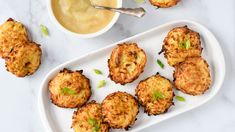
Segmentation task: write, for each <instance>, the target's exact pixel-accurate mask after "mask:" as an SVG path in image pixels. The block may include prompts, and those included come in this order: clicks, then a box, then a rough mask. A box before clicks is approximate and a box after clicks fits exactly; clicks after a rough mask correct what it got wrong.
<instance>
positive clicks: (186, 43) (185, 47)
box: [180, 39, 191, 50]
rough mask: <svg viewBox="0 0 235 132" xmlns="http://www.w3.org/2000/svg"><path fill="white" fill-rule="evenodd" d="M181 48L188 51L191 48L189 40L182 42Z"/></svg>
mask: <svg viewBox="0 0 235 132" xmlns="http://www.w3.org/2000/svg"><path fill="white" fill-rule="evenodd" d="M180 47H181V48H183V49H186V50H188V49H189V48H190V47H191V43H190V40H189V39H187V40H184V41H182V42H180Z"/></svg>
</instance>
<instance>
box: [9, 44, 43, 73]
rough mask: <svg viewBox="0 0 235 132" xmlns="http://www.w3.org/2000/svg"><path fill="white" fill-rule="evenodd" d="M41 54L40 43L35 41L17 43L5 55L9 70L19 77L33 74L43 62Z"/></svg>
mask: <svg viewBox="0 0 235 132" xmlns="http://www.w3.org/2000/svg"><path fill="white" fill-rule="evenodd" d="M41 54H42V52H41V49H40V47H39V45H38V44H36V43H34V42H31V43H27V44H22V45H16V46H14V48H13V49H12V51H11V52H10V53H9V55H8V56H7V57H5V61H6V67H7V71H9V72H11V73H13V74H14V75H16V76H17V77H25V76H28V75H32V74H33V73H34V72H35V71H36V70H37V69H38V67H39V65H40V63H41Z"/></svg>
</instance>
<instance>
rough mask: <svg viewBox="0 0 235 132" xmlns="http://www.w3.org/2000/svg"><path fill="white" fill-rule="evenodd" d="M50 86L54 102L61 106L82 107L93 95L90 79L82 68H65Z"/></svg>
mask: <svg viewBox="0 0 235 132" xmlns="http://www.w3.org/2000/svg"><path fill="white" fill-rule="evenodd" d="M48 87H49V91H50V96H51V100H52V103H54V104H55V105H57V106H59V107H64V108H76V107H81V106H82V105H84V104H85V103H86V102H87V101H88V100H89V98H90V96H91V87H90V81H89V79H88V78H86V77H85V76H84V75H83V74H82V70H80V71H71V70H68V69H64V70H62V71H60V72H59V73H58V74H57V75H56V76H55V77H54V78H53V79H52V80H51V81H50V82H49V86H48Z"/></svg>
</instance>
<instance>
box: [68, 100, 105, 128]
mask: <svg viewBox="0 0 235 132" xmlns="http://www.w3.org/2000/svg"><path fill="white" fill-rule="evenodd" d="M72 128H73V129H74V131H75V132H108V131H109V126H108V124H107V123H104V122H103V119H102V115H101V105H100V104H98V103H96V102H95V101H91V102H89V103H88V104H86V105H84V106H83V107H81V108H78V110H77V111H75V112H74V113H73V123H72Z"/></svg>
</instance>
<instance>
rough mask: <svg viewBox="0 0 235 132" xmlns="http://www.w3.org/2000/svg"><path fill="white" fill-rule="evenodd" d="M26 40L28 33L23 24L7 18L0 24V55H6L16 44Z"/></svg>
mask: <svg viewBox="0 0 235 132" xmlns="http://www.w3.org/2000/svg"><path fill="white" fill-rule="evenodd" d="M27 41H28V34H27V31H26V28H25V27H24V25H23V24H22V23H20V22H17V21H14V20H13V19H11V18H10V19H8V20H7V21H6V22H5V23H3V24H2V25H0V57H3V58H4V57H6V56H8V54H9V53H10V51H11V50H12V49H13V48H14V46H16V45H22V44H24V43H25V42H27Z"/></svg>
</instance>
